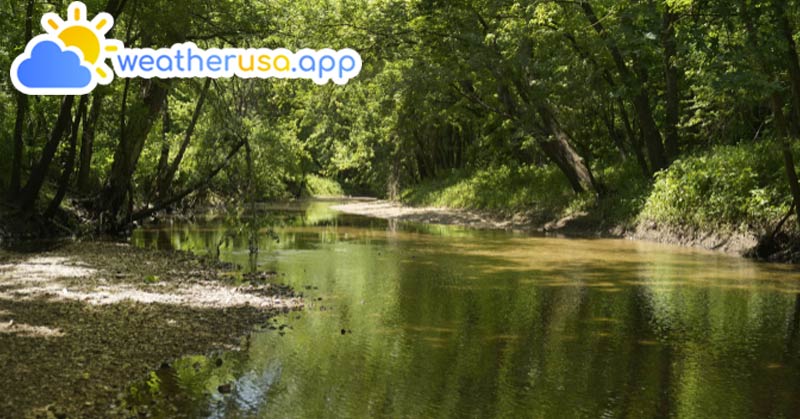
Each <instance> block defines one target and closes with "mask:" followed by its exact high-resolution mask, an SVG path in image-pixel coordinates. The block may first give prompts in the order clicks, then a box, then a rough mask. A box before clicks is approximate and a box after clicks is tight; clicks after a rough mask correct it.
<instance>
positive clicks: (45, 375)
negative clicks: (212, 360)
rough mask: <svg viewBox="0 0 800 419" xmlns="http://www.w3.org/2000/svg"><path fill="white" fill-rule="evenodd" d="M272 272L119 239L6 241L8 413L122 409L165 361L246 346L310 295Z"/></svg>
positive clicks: (1, 409)
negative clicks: (14, 245)
mask: <svg viewBox="0 0 800 419" xmlns="http://www.w3.org/2000/svg"><path fill="white" fill-rule="evenodd" d="M272 279H274V278H273V277H272V276H271V275H270V274H264V273H262V274H254V275H251V276H245V277H244V278H243V277H242V275H241V273H239V272H238V270H237V268H236V267H234V266H231V265H227V264H222V263H218V262H212V261H208V260H204V259H200V258H197V257H194V256H192V255H190V254H188V253H183V252H158V251H149V250H142V249H137V248H133V247H131V246H129V245H127V244H120V243H111V242H89V243H73V244H67V245H65V246H60V247H57V248H56V249H54V250H49V251H45V252H37V253H36V254H27V253H15V252H8V251H3V252H0V359H2V361H3V369H4V371H3V374H0V389H2V393H0V417H13V418H26V417H43V418H51V417H70V418H72V417H89V418H93V417H112V416H114V408H115V403H116V400H117V397H118V396H119V394H121V393H122V392H124V390H125V388H126V386H127V385H128V383H130V382H131V381H133V380H137V379H140V378H141V377H143V376H144V374H145V373H147V372H148V371H150V370H152V369H154V368H155V367H157V366H158V365H160V364H161V363H162V362H168V361H170V360H171V359H174V358H177V357H181V356H184V355H187V354H196V353H201V354H202V353H210V352H211V351H215V350H222V349H233V348H236V347H237V346H238V345H239V343H240V339H241V338H242V337H243V336H245V335H246V334H247V333H248V332H249V331H251V330H252V328H253V327H254V326H255V325H258V324H264V323H266V321H267V320H268V319H269V318H270V317H272V316H273V315H275V314H277V313H279V312H283V311H289V310H294V309H299V308H300V307H301V306H302V304H303V303H302V300H301V299H300V298H298V297H296V296H295V294H294V292H293V291H292V290H291V289H289V288H287V287H284V286H279V285H274V284H272V283H271V280H272Z"/></svg>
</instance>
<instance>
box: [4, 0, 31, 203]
mask: <svg viewBox="0 0 800 419" xmlns="http://www.w3.org/2000/svg"><path fill="white" fill-rule="evenodd" d="M33 6H34V1H33V0H28V4H27V6H26V7H25V39H24V41H25V43H26V44H27V43H28V41H30V40H31V36H33V20H32V19H33ZM16 102H17V115H16V120H15V122H14V152H13V153H14V154H13V155H12V158H11V183H10V185H9V188H8V192H9V195H10V197H11V198H16V195H17V194H18V193H19V189H20V186H21V184H22V158H23V154H24V153H25V141H24V140H23V138H22V133H23V131H24V130H25V119H26V117H27V115H28V95H26V94H23V93H21V92H17V93H16Z"/></svg>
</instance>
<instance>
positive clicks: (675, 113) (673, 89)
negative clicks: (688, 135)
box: [661, 4, 680, 160]
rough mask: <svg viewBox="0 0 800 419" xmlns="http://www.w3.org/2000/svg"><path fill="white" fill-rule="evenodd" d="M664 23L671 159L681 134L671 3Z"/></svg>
mask: <svg viewBox="0 0 800 419" xmlns="http://www.w3.org/2000/svg"><path fill="white" fill-rule="evenodd" d="M664 7H665V10H664V15H663V17H662V19H663V25H662V28H661V42H662V44H663V47H664V82H665V88H664V96H665V99H666V108H665V113H666V115H665V123H666V124H665V127H664V144H665V146H666V152H667V156H668V157H669V159H670V160H674V159H675V158H677V157H678V151H679V148H680V145H679V141H680V140H679V136H678V123H680V92H679V90H678V89H679V88H678V81H679V74H678V67H677V66H676V65H675V59H676V58H677V56H678V47H677V41H676V40H675V22H676V21H677V20H678V19H677V18H678V17H677V15H676V14H675V13H674V12H673V11H672V9H671V8H670V6H669V4H665V5H664Z"/></svg>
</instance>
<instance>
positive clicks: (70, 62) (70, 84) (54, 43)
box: [11, 35, 97, 95]
mask: <svg viewBox="0 0 800 419" xmlns="http://www.w3.org/2000/svg"><path fill="white" fill-rule="evenodd" d="M62 45H63V44H61V43H60V41H58V40H54V39H50V38H49V37H47V36H45V35H41V36H37V37H36V38H34V39H32V40H31V42H30V43H28V45H27V47H26V48H25V53H24V54H22V55H20V56H19V57H17V58H16V59H15V60H14V63H13V65H12V67H11V79H12V82H13V83H14V86H15V87H16V88H17V89H18V90H19V91H21V92H23V93H26V94H29V95H82V94H86V93H89V92H90V91H92V89H94V87H95V85H96V84H97V83H96V81H95V80H94V78H93V77H92V72H91V71H90V70H89V68H88V67H87V65H84V64H83V63H82V62H81V61H82V54H79V52H78V51H79V50H77V49H75V48H66V47H62ZM87 64H88V63H87Z"/></svg>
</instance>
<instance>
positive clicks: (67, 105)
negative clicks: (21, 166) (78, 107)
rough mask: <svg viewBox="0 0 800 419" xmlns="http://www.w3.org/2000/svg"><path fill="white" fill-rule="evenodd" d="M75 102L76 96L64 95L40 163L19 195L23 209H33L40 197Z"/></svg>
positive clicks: (70, 118) (70, 119)
mask: <svg viewBox="0 0 800 419" xmlns="http://www.w3.org/2000/svg"><path fill="white" fill-rule="evenodd" d="M74 102H75V96H64V99H63V100H62V101H61V109H60V110H59V111H58V119H56V123H55V125H54V126H53V130H52V131H51V132H50V137H49V138H48V139H47V143H46V144H45V145H44V149H43V150H42V156H41V157H40V158H39V163H38V164H37V165H36V167H34V169H33V171H32V172H31V176H30V177H29V178H28V183H26V184H25V188H23V189H22V192H21V193H20V196H19V207H20V208H21V209H22V210H23V211H31V210H33V208H34V206H35V205H36V201H37V200H38V199H39V192H40V191H41V189H42V185H44V180H45V178H46V177H47V172H48V171H49V169H50V163H51V162H52V161H53V157H54V156H55V154H56V151H57V150H58V145H59V143H61V139H62V138H63V137H64V133H65V132H66V131H67V129H69V125H70V122H71V121H72V117H71V113H72V104H73V103H74Z"/></svg>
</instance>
